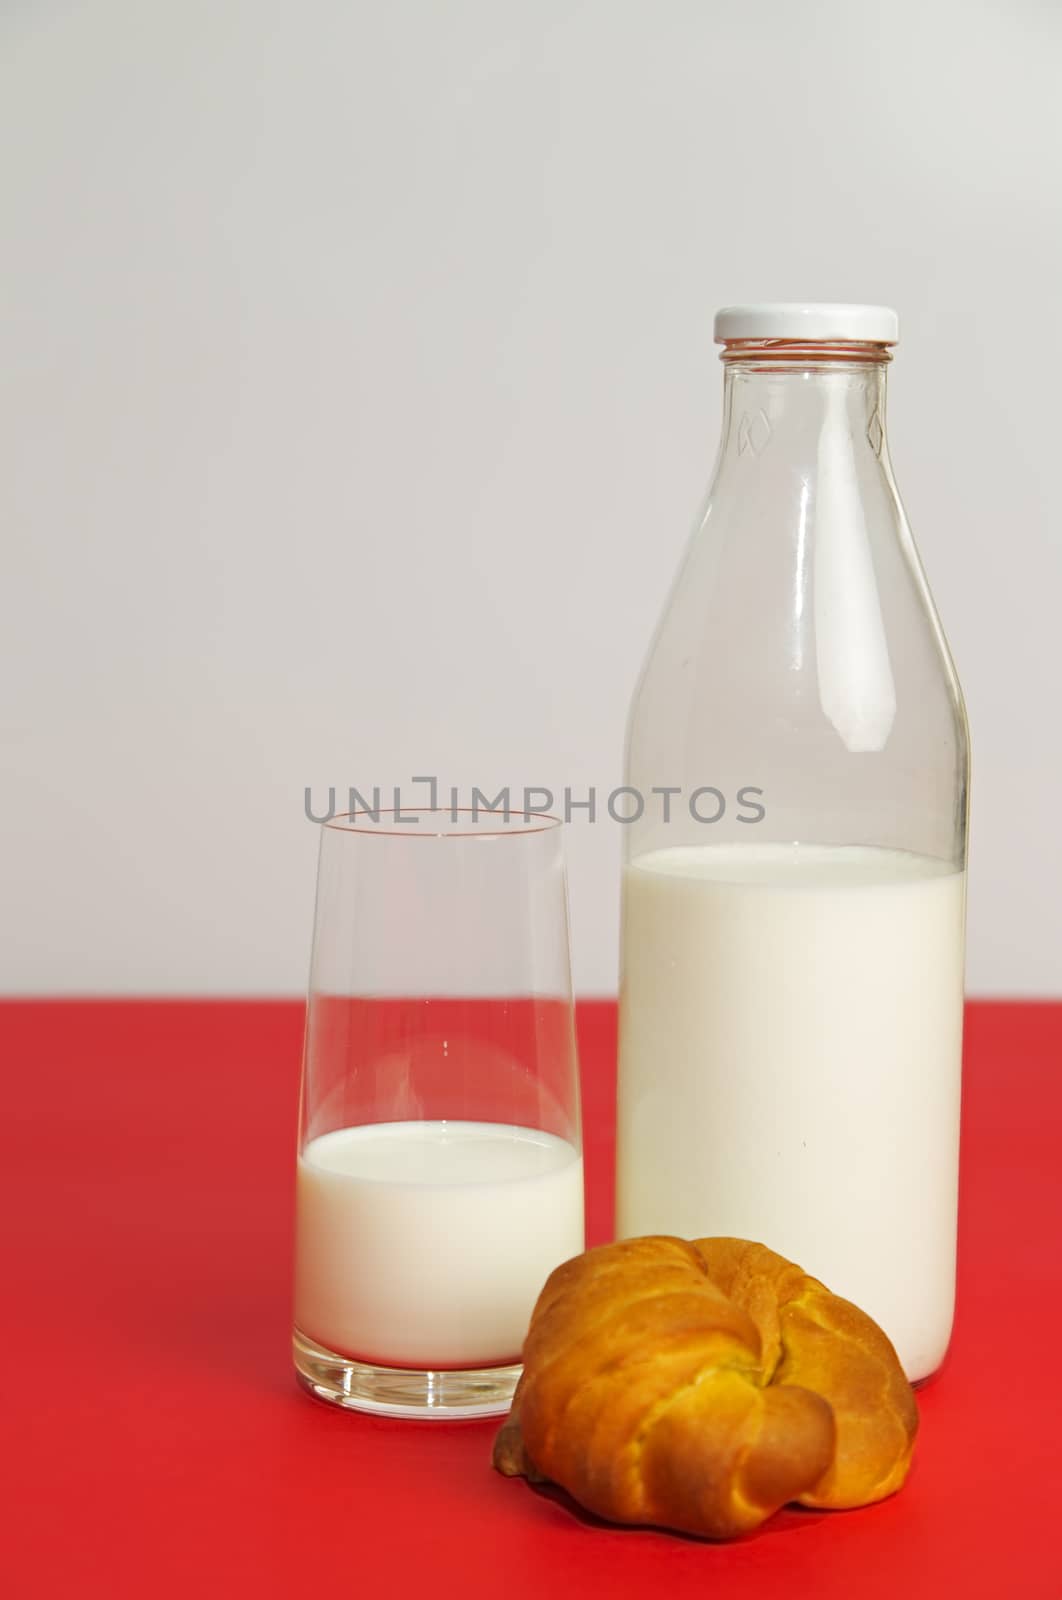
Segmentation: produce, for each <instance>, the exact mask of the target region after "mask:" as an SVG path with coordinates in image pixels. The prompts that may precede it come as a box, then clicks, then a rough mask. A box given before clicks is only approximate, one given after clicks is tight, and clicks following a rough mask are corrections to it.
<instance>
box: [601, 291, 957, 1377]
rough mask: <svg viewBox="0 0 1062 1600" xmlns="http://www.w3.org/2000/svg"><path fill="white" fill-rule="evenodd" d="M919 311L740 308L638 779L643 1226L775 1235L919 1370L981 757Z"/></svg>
mask: <svg viewBox="0 0 1062 1600" xmlns="http://www.w3.org/2000/svg"><path fill="white" fill-rule="evenodd" d="M897 326H898V325H897V318H896V314H895V313H894V312H893V311H890V310H888V309H887V308H886V307H879V306H844V305H841V306H837V305H759V306H735V307H730V308H728V309H726V310H724V311H721V312H719V314H718V316H717V317H716V323H715V331H716V339H717V341H718V342H720V343H721V344H722V345H723V346H724V349H723V355H722V360H723V363H724V370H725V396H724V418H723V437H722V443H721V446H720V451H719V457H718V461H717V466H716V472H715V478H714V481H713V484H712V487H711V491H710V494H709V498H708V503H707V508H706V510H705V512H704V516H703V518H702V520H701V522H700V524H699V526H698V528H697V530H696V532H695V533H694V535H693V537H692V539H691V542H690V545H689V548H688V550H687V553H686V556H685V560H684V562H683V565H682V568H681V570H680V573H679V576H678V579H677V582H676V584H675V586H674V589H673V591H672V593H671V597H670V599H669V601H668V604H667V607H666V610H665V613H664V617H663V620H662V622H661V624H660V626H659V628H658V630H657V634H656V637H655V639H654V641H653V645H652V648H651V650H650V654H649V659H648V662H647V663H646V666H645V668H644V670H643V672H642V676H641V679H640V681H639V684H638V687H637V690H636V692H635V696H634V702H633V705H632V708H631V714H630V721H629V725H628V749H627V772H628V775H627V780H626V781H627V783H628V784H630V785H631V786H632V787H633V788H634V789H636V790H638V791H639V793H640V795H641V796H642V797H643V799H644V809H643V810H642V812H641V815H640V816H639V818H638V820H637V821H635V822H633V823H631V824H630V825H629V826H628V827H627V828H626V829H625V838H626V850H627V857H626V862H625V867H624V881H623V936H622V971H621V990H620V1055H619V1111H618V1132H617V1234H618V1236H619V1237H621V1238H622V1237H630V1236H632V1235H636V1234H642V1233H675V1234H680V1235H683V1236H685V1237H688V1238H693V1237H697V1236H698V1235H711V1234H732V1235H736V1236H739V1237H742V1238H749V1239H757V1240H760V1241H762V1242H763V1243H765V1244H767V1245H770V1246H771V1247H772V1248H773V1249H775V1250H778V1251H780V1252H781V1253H782V1254H783V1255H786V1256H789V1257H791V1258H792V1259H793V1260H794V1261H797V1262H799V1263H800V1265H801V1266H803V1267H804V1268H805V1269H806V1270H807V1271H809V1272H811V1273H813V1274H814V1275H815V1276H816V1277H819V1278H822V1279H823V1280H824V1281H825V1282H826V1283H827V1284H828V1285H829V1287H830V1288H831V1289H833V1290H834V1291H835V1292H837V1293H838V1294H842V1295H844V1296H846V1297H847V1298H848V1299H851V1300H854V1301H855V1302H856V1303H857V1304H858V1305H860V1306H862V1307H863V1309H864V1310H866V1311H867V1312H869V1313H870V1315H871V1316H873V1317H874V1318H875V1319H876V1320H877V1321H878V1322H880V1323H881V1325H882V1326H883V1327H884V1328H885V1330H886V1332H887V1333H888V1334H889V1336H890V1337H891V1339H892V1340H893V1343H894V1344H895V1345H896V1348H897V1350H898V1352H899V1355H900V1358H901V1360H902V1361H903V1363H904V1366H905V1368H906V1370H907V1373H908V1376H909V1377H910V1378H911V1379H912V1380H915V1381H917V1380H918V1379H921V1378H925V1377H927V1376H928V1375H929V1374H930V1373H931V1372H933V1371H934V1370H935V1369H936V1368H937V1367H938V1366H939V1364H940V1362H941V1360H942V1359H943V1356H944V1353H945V1350H946V1348H947V1345H948V1339H949V1336H950V1332H951V1324H952V1314H953V1307H954V1292H955V1231H956V1207H957V1183H958V1142H959V1096H960V1055H961V1041H962V1001H963V938H964V919H965V865H966V818H967V783H968V775H969V752H968V742H967V727H966V716H965V712H964V709H963V703H962V696H961V693H960V690H959V685H958V682H957V680H956V677H955V671H954V668H953V666H952V663H951V659H950V657H949V655H948V649H947V645H946V643H945V641H944V636H943V634H942V632H941V628H940V623H939V621H938V620H937V616H936V613H935V611H934V608H933V603H932V600H931V599H930V595H929V591H928V588H927V586H926V580H925V577H924V575H923V572H922V568H921V565H920V563H919V559H918V554H917V552H916V550H915V547H914V542H913V540H912V538H911V533H910V529H909V528H908V526H907V521H906V518H905V516H904V512H903V507H902V506H901V504H900V499H899V495H898V493H897V490H896V484H895V482H894V480H893V475H892V468H891V465H890V462H889V454H888V446H887V443H886V434H885V376H886V371H887V368H888V363H889V360H890V353H889V347H890V346H891V345H893V344H895V342H896V340H897Z"/></svg>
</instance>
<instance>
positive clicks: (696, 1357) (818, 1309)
mask: <svg viewBox="0 0 1062 1600" xmlns="http://www.w3.org/2000/svg"><path fill="white" fill-rule="evenodd" d="M523 1360H524V1370H523V1375H522V1377H521V1379H520V1382H519V1384H518V1386H517V1390H516V1394H515V1396H514V1398H513V1406H512V1411H511V1413H510V1415H509V1417H508V1419H507V1420H506V1422H505V1423H504V1424H503V1426H502V1428H501V1431H500V1432H499V1434H498V1436H497V1439H496V1442H495V1446H494V1464H495V1466H496V1467H497V1468H498V1469H499V1471H501V1472H503V1473H505V1474H507V1475H509V1476H513V1475H516V1474H523V1475H524V1476H525V1477H528V1478H529V1479H531V1480H533V1481H534V1480H538V1481H541V1480H544V1479H550V1480H552V1481H553V1482H554V1483H557V1484H560V1485H561V1486H562V1487H563V1488H564V1489H567V1490H568V1492H569V1493H570V1494H571V1495H572V1496H573V1497H574V1498H575V1499H576V1500H578V1501H579V1502H580V1504H582V1505H583V1506H585V1507H586V1508H587V1509H588V1510H589V1511H593V1512H595V1513H596V1514H597V1515H598V1516H601V1517H606V1518H608V1519H609V1520H611V1521H613V1522H632V1523H650V1524H655V1525H657V1526H661V1527H670V1528H675V1529H678V1530H680V1531H682V1532H684V1533H693V1534H700V1535H703V1536H705V1537H708V1538H726V1537H728V1536H730V1535H734V1534H740V1533H746V1532H748V1531H749V1530H750V1529H752V1528H755V1527H757V1526H758V1525H759V1524H760V1523H761V1522H763V1521H764V1520H765V1519H766V1518H767V1517H769V1516H771V1515H772V1514H773V1512H775V1511H777V1509H778V1508H779V1506H782V1505H784V1504H785V1503H786V1502H787V1501H789V1500H797V1501H799V1502H800V1503H801V1504H802V1505H806V1506H822V1507H829V1508H831V1509H840V1508H842V1507H849V1506H861V1505H867V1504H869V1503H870V1502H871V1501H874V1500H881V1499H883V1498H884V1497H885V1496H886V1495H889V1494H892V1493H893V1492H894V1491H895V1490H896V1489H898V1488H899V1487H900V1485H901V1484H902V1483H903V1481H904V1478H905V1477H906V1476H907V1469H908V1466H909V1465H910V1460H911V1451H912V1448H913V1446H914V1438H915V1433H916V1431H917V1428H918V1410H917V1407H916V1405H915V1399H914V1394H913V1393H912V1390H911V1387H910V1384H909V1383H908V1382H907V1379H906V1378H905V1377H904V1374H903V1370H902V1368H901V1367H900V1364H899V1361H898V1360H897V1357H896V1352H895V1351H894V1350H893V1347H892V1345H891V1344H890V1343H889V1340H888V1339H887V1338H886V1336H885V1334H884V1333H883V1332H882V1331H881V1329H880V1328H879V1327H878V1326H877V1324H876V1323H875V1322H872V1321H871V1319H870V1318H869V1317H868V1316H866V1315H865V1314H864V1313H863V1312H862V1311H860V1310H859V1309H858V1307H856V1306H854V1305H851V1304H850V1303H849V1302H848V1301H847V1300H842V1299H840V1298H839V1297H838V1296H837V1295H834V1294H831V1293H830V1291H829V1290H828V1289H826V1288H825V1287H824V1286H823V1285H822V1284H821V1283H819V1282H818V1281H817V1280H816V1279H815V1278H811V1277H808V1275H807V1274H806V1273H805V1272H803V1271H802V1270H801V1269H800V1268H799V1267H796V1266H794V1265H793V1264H792V1263H791V1262H789V1261H786V1260H784V1259H783V1258H782V1257H781V1256H779V1255H775V1253H774V1251H773V1250H768V1249H767V1248H766V1247H765V1246H764V1245H761V1244H750V1243H748V1242H747V1241H745V1240H743V1239H697V1240H694V1242H693V1243H692V1244H690V1243H687V1242H686V1241H685V1240H683V1239H672V1238H664V1237H659V1238H644V1239H626V1240H623V1241H621V1242H620V1243H618V1244H611V1245H603V1246H600V1247H599V1248H597V1249H595V1250H588V1251H587V1252H586V1253H585V1254H584V1255H581V1256H576V1257H575V1258H574V1260H571V1261H568V1262H565V1264H564V1265H563V1266H561V1267H558V1268H557V1270H556V1271H555V1272H554V1273H553V1274H552V1275H551V1276H550V1278H549V1279H548V1280H547V1282H546V1285H545V1287H544V1289H543V1290H542V1293H541V1295H540V1296H539V1299H538V1302H537V1304H536V1306H535V1310H534V1314H533V1316H532V1319H531V1327H530V1330H529V1332H528V1335H527V1339H526V1341H525V1344H524V1351H523Z"/></svg>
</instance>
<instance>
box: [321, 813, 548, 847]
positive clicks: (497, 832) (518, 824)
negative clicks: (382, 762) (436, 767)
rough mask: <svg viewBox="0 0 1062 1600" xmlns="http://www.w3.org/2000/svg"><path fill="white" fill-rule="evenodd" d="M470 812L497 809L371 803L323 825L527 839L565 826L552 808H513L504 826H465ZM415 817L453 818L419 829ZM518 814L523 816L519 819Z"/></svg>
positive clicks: (425, 835)
mask: <svg viewBox="0 0 1062 1600" xmlns="http://www.w3.org/2000/svg"><path fill="white" fill-rule="evenodd" d="M468 816H471V817H476V818H478V817H485V818H486V819H488V820H489V819H491V818H493V817H496V816H497V813H495V812H493V811H491V810H490V809H489V808H487V807H481V806H413V807H410V808H409V810H406V809H405V808H404V807H402V806H376V807H368V806H367V807H365V808H364V809H363V810H359V811H337V812H336V814H335V816H332V817H328V818H327V819H326V820H325V821H324V822H322V823H321V827H322V828H330V829H331V830H332V831H333V832H334V833H352V834H358V835H361V836H362V837H363V838H377V839H525V838H527V837H529V836H530V835H531V834H537V833H550V832H552V831H553V830H554V829H556V828H562V827H563V826H564V820H563V818H562V817H555V816H553V815H552V813H550V812H548V811H510V812H509V813H508V816H507V817H506V820H505V824H504V826H502V827H497V828H490V827H485V828H479V827H476V828H463V827H461V826H460V824H459V822H458V821H457V819H458V818H459V817H468ZM359 817H371V818H386V817H392V818H396V819H398V818H400V819H402V820H404V821H407V823H408V825H407V826H406V827H395V828H387V827H383V826H381V824H380V822H379V821H372V822H369V823H368V824H362V825H360V826H359V824H358V821H357V819H358V818H359ZM414 817H446V818H448V819H449V820H450V826H449V827H445V828H424V829H419V828H418V826H417V824H416V822H414V821H413V818H414ZM517 818H519V819H521V820H520V821H516V820H515V819H517ZM510 819H512V820H510Z"/></svg>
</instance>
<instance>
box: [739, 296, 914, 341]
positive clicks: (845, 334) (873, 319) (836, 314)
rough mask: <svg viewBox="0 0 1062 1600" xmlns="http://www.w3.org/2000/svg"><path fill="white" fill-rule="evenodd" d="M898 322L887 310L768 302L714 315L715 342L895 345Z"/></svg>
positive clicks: (894, 314)
mask: <svg viewBox="0 0 1062 1600" xmlns="http://www.w3.org/2000/svg"><path fill="white" fill-rule="evenodd" d="M899 337H900V319H899V317H898V316H897V315H896V313H895V311H893V310H892V308H891V306H835V305H812V304H807V303H804V302H795V303H786V302H769V303H766V304H764V305H758V306H724V307H723V308H722V310H721V311H717V312H716V314H715V342H716V344H725V343H726V341H727V340H728V339H793V340H796V341H798V342H801V343H802V342H803V341H805V340H819V339H823V340H828V341H830V342H832V341H834V340H849V339H854V340H858V341H859V342H860V343H868V344H895V343H896V341H897V340H898V339H899Z"/></svg>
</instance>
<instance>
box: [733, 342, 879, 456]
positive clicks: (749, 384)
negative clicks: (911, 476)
mask: <svg viewBox="0 0 1062 1600" xmlns="http://www.w3.org/2000/svg"><path fill="white" fill-rule="evenodd" d="M722 359H723V362H724V365H725V380H724V397H723V437H722V444H721V449H720V460H719V467H720V470H723V469H724V468H726V467H727V466H729V465H736V464H738V463H742V464H744V463H746V462H751V461H761V460H762V462H763V465H764V467H765V468H766V467H767V466H768V463H769V462H770V461H775V460H776V461H777V462H778V464H779V466H780V467H781V466H782V465H783V463H785V464H787V467H788V468H792V466H793V465H794V464H795V463H796V462H797V461H798V460H800V459H801V458H803V459H804V460H814V459H815V458H816V457H817V456H818V455H820V454H821V452H822V450H823V448H824V446H829V445H831V444H833V443H834V442H835V441H836V442H839V441H840V440H841V439H847V440H849V441H850V444H849V446H848V448H850V449H857V450H858V451H859V453H860V454H862V452H863V451H864V450H865V449H866V448H867V447H869V449H870V450H871V451H872V452H873V455H874V456H875V457H876V458H877V459H878V460H879V461H881V462H882V463H883V464H884V465H885V466H886V469H887V464H888V446H887V441H886V434H885V374H886V370H887V367H888V362H889V359H890V358H889V354H888V351H887V349H886V348H885V347H884V346H883V345H870V344H859V345H856V344H853V345H834V346H828V345H797V344H782V343H781V342H771V343H767V344H750V343H749V342H747V341H742V342H740V343H734V344H730V345H728V346H727V347H726V349H725V350H724V352H723V357H722Z"/></svg>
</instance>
